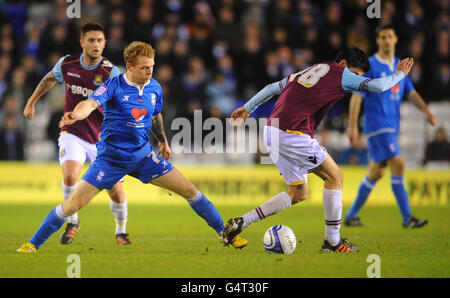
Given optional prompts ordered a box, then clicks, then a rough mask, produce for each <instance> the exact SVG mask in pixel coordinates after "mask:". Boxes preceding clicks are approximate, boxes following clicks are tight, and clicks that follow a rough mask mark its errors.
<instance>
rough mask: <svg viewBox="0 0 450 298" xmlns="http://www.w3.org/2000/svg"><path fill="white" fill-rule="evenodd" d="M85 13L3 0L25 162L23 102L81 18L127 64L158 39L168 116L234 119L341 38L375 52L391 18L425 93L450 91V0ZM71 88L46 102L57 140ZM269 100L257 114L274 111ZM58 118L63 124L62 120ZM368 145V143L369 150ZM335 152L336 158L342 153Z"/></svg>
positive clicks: (1, 101) (245, 3)
mask: <svg viewBox="0 0 450 298" xmlns="http://www.w3.org/2000/svg"><path fill="white" fill-rule="evenodd" d="M80 2H81V17H82V18H81V19H69V18H67V7H68V5H70V3H67V1H66V0H58V1H38V0H36V1H2V0H0V107H1V108H0V128H1V129H0V134H1V135H0V139H1V140H0V144H1V147H2V149H1V150H0V154H1V156H0V158H1V159H12V160H21V159H24V158H26V156H24V150H23V147H24V144H25V143H26V142H27V139H26V137H25V136H27V133H26V131H27V130H29V129H33V127H32V126H30V125H29V124H27V123H26V122H25V119H24V117H23V116H22V110H23V107H24V105H25V103H26V101H27V99H28V97H29V96H30V95H31V93H32V92H33V90H34V88H35V87H36V86H37V84H38V83H39V81H40V79H41V78H42V77H43V76H44V75H45V74H46V73H47V72H48V71H50V70H51V69H52V67H53V66H54V65H55V63H56V61H57V60H58V59H59V58H60V57H61V56H63V55H66V54H72V53H78V52H81V48H80V46H79V28H80V25H81V24H84V23H86V22H89V21H93V22H98V23H101V24H102V25H104V27H105V29H106V37H107V44H106V49H105V51H104V53H103V55H104V56H105V57H107V58H108V59H109V60H111V61H112V62H113V63H115V64H116V65H118V66H119V67H120V68H121V70H122V71H124V70H125V68H124V61H123V56H122V52H123V49H124V47H125V46H126V45H127V44H128V43H129V42H131V41H133V40H141V41H145V42H149V43H150V44H152V46H153V47H154V48H155V49H156V67H155V73H154V77H155V78H156V79H157V80H158V81H159V82H160V83H161V85H162V88H163V92H164V103H165V105H164V117H165V121H166V123H167V125H166V131H167V132H168V135H169V137H170V135H171V134H170V123H171V120H172V119H174V118H176V117H185V118H188V119H191V118H192V116H193V111H194V110H195V109H202V110H203V119H205V118H207V117H218V118H221V119H224V118H226V117H229V115H230V113H231V111H232V110H233V109H235V108H236V107H237V106H240V105H241V104H242V103H243V102H245V101H246V100H248V99H249V98H250V97H251V96H252V95H253V94H255V93H256V92H257V91H258V90H259V89H261V88H263V87H264V86H265V85H266V84H268V83H270V82H273V81H277V80H280V79H282V78H284V77H286V76H287V75H288V74H290V73H293V72H296V71H298V70H299V69H303V68H305V67H307V66H309V65H311V64H313V63H315V62H317V61H324V60H333V59H334V58H335V56H336V55H337V53H338V51H339V50H340V49H341V48H342V47H344V46H346V45H356V46H358V47H360V48H361V49H363V50H364V51H366V52H367V53H368V54H370V55H371V54H373V53H374V52H375V51H376V44H375V36H374V31H375V28H376V26H378V25H380V24H387V23H390V24H393V25H394V26H395V28H396V29H397V34H398V36H399V44H398V48H397V53H396V54H397V56H399V57H406V56H410V57H413V58H414V59H415V61H416V62H415V64H414V67H413V69H412V71H411V74H410V76H411V79H412V81H413V83H414V85H415V87H416V89H417V90H418V92H419V93H420V94H422V95H423V97H424V99H425V100H426V101H427V102H431V101H446V100H449V96H450V89H449V79H450V70H449V43H450V42H449V32H450V29H449V28H450V19H449V12H450V1H449V0H427V1H425V0H423V1H417V0H411V1H389V0H383V1H380V3H381V6H382V7H381V18H380V19H369V18H368V17H367V16H366V9H367V7H368V5H369V4H370V3H367V2H366V0H345V1H312V0H277V1H274V0H261V1H253V0H220V1H219V0H216V1H212V0H211V1H205V0H167V1H153V0H127V1H125V0H111V1H106V0H104V1H102V0H82V1H80ZM63 94H64V93H63V92H61V91H54V92H53V94H52V93H49V94H48V95H47V96H45V97H44V98H43V99H41V101H47V102H48V104H47V105H46V109H48V111H46V115H48V119H47V122H48V124H47V126H48V129H47V130H46V135H47V137H48V138H50V139H53V140H54V141H55V140H56V138H57V134H58V130H57V127H55V122H56V121H57V119H58V117H59V116H60V114H61V110H62V108H63V103H64V98H63V96H64V95H63ZM348 103H349V101H348V100H341V101H340V102H339V103H338V104H337V105H336V106H335V107H334V108H333V109H332V110H330V112H329V113H328V115H327V117H326V121H324V124H323V126H322V127H321V130H320V131H319V133H320V138H321V142H322V143H324V145H327V142H329V139H330V137H329V136H330V135H333V132H339V133H340V134H341V135H344V134H343V133H344V131H345V129H346V125H347V110H348ZM272 107H273V101H272V102H268V103H266V104H265V105H264V106H262V107H261V108H260V109H258V110H257V111H256V112H255V113H254V115H253V116H254V117H267V116H268V114H269V113H270V111H271V109H272ZM56 123H57V122H56ZM352 150H353V151H354V152H347V151H349V150H342V152H333V154H335V158H336V160H339V161H340V162H341V163H350V164H355V163H356V164H364V163H367V152H365V146H364V144H362V145H361V148H353V149H351V150H350V151H352ZM364 152H365V153H364ZM337 156H339V157H337Z"/></svg>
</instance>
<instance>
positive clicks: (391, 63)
mask: <svg viewBox="0 0 450 298" xmlns="http://www.w3.org/2000/svg"><path fill="white" fill-rule="evenodd" d="M374 56H375V59H377V60H378V61H379V62H380V63H383V64H386V65H387V66H389V69H390V70H391V71H394V66H395V57H394V59H392V62H389V61H388V60H386V59H383V58H382V57H381V56H380V55H379V54H378V53H375V55H374Z"/></svg>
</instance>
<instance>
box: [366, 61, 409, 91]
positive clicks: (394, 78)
mask: <svg viewBox="0 0 450 298" xmlns="http://www.w3.org/2000/svg"><path fill="white" fill-rule="evenodd" d="M413 64H414V59H413V58H405V59H403V60H402V61H400V62H399V63H398V64H397V68H396V69H395V73H393V74H392V75H390V76H387V77H384V78H377V79H373V80H371V81H369V82H367V83H366V84H364V86H362V87H363V88H362V89H363V90H364V91H369V92H376V93H382V92H384V91H386V90H389V89H391V88H392V87H394V86H395V85H396V84H397V83H398V82H400V81H401V80H402V79H403V78H405V77H406V76H407V75H408V74H409V72H410V70H411V67H412V66H413Z"/></svg>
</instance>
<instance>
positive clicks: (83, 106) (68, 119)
mask: <svg viewBox="0 0 450 298" xmlns="http://www.w3.org/2000/svg"><path fill="white" fill-rule="evenodd" d="M97 108H98V103H97V101H95V100H93V99H90V98H89V99H86V100H83V101H80V102H79V103H78V104H77V105H76V106H75V108H74V109H73V111H72V112H66V113H64V115H63V116H62V118H61V121H59V127H60V128H61V127H63V126H65V125H72V124H74V123H75V122H76V121H79V120H83V119H85V118H87V117H88V116H89V115H90V114H91V113H92V111H94V110H95V109H97Z"/></svg>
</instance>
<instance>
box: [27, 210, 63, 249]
mask: <svg viewBox="0 0 450 298" xmlns="http://www.w3.org/2000/svg"><path fill="white" fill-rule="evenodd" d="M60 206H61V205H60ZM58 207H59V206H58ZM58 207H55V208H53V209H52V210H51V211H50V213H49V214H48V215H47V217H46V218H45V219H44V221H43V222H42V224H41V225H40V226H39V228H38V230H37V231H36V233H34V235H33V237H31V239H30V241H29V242H30V243H33V244H34V245H35V246H36V249H39V247H40V246H41V245H42V244H43V243H44V242H45V241H47V239H48V237H50V236H51V235H52V234H53V233H55V232H56V231H58V230H59V229H60V228H61V227H62V225H63V224H64V223H65V222H66V219H67V218H64V219H61V218H60V217H59V216H58V215H57V212H56V208H58ZM61 212H62V211H61Z"/></svg>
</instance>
